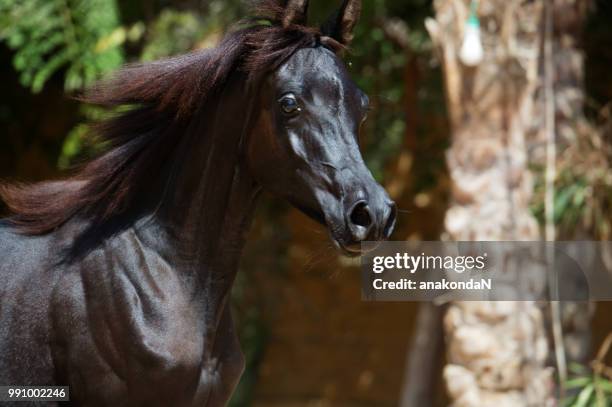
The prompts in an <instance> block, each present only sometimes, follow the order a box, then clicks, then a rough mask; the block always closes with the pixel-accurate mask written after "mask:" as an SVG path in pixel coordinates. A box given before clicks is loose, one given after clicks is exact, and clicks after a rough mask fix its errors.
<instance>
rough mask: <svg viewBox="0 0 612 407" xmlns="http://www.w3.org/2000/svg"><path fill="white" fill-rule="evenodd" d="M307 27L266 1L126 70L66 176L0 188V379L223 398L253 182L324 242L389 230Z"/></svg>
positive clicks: (351, 105) (238, 360)
mask: <svg viewBox="0 0 612 407" xmlns="http://www.w3.org/2000/svg"><path fill="white" fill-rule="evenodd" d="M359 10H360V2H359V1H357V0H345V1H344V2H343V4H342V6H341V7H340V8H339V9H338V11H337V12H336V13H335V14H334V15H333V16H332V17H331V18H330V20H329V21H328V22H327V23H326V24H325V25H324V26H323V27H322V28H321V29H314V28H309V27H306V12H307V1H306V0H289V1H267V2H263V3H261V4H259V6H258V7H257V8H256V10H255V14H254V15H255V17H254V18H253V19H250V20H246V21H245V22H243V23H242V24H241V25H239V26H238V27H236V29H234V30H233V31H232V32H231V33H229V34H228V35H227V36H226V37H225V39H224V40H223V41H222V42H221V44H220V45H219V46H218V47H216V48H214V49H210V50H206V51H198V52H195V53H192V54H189V55H185V56H180V57H177V58H172V59H168V60H164V61H159V62H154V63H151V64H144V65H136V66H128V67H127V68H125V69H124V70H122V71H121V72H120V73H119V74H117V75H116V76H115V77H113V78H112V79H111V80H109V81H106V82H103V83H102V84H100V85H98V86H97V87H95V88H94V89H92V90H91V91H90V92H89V93H87V94H86V95H84V96H83V98H84V99H85V100H87V101H88V102H90V103H96V104H99V105H103V106H108V107H111V108H112V107H117V106H126V107H124V108H122V109H115V110H117V111H118V113H116V115H115V116H113V117H112V118H110V119H108V120H106V121H105V122H103V123H101V124H100V125H99V126H98V128H97V134H98V137H100V140H101V141H102V145H103V146H104V147H105V148H106V150H105V151H106V152H104V153H103V154H102V155H101V156H100V157H99V158H97V159H95V160H93V161H91V162H90V163H89V164H86V165H85V166H84V167H83V168H82V169H81V170H79V172H77V173H75V174H74V175H73V176H72V177H71V178H67V179H65V180H62V181H56V182H46V183H40V184H34V185H15V184H13V185H9V184H5V185H3V186H2V189H1V194H2V198H3V200H4V201H5V202H6V204H7V205H8V207H9V209H10V210H11V211H12V214H13V215H12V216H11V217H10V218H8V219H5V220H4V221H2V222H1V223H0V224H1V226H0V259H1V264H0V281H1V286H0V295H1V296H0V300H1V302H0V385H69V386H70V390H71V399H72V404H73V405H83V406H192V405H198V406H202V405H206V406H220V405H224V404H225V403H226V402H227V401H228V399H229V397H230V396H231V394H232V391H233V389H234V387H235V385H236V383H237V381H238V379H239V377H240V375H241V372H242V370H243V357H242V354H241V351H240V348H239V343H238V340H237V338H236V334H235V330H234V326H233V323H232V316H231V313H230V307H229V305H228V297H229V292H230V289H231V286H232V282H233V281H234V277H235V273H236V270H237V265H238V261H239V257H240V253H241V250H242V247H243V245H244V242H245V234H246V231H247V229H248V227H249V224H250V221H251V216H252V212H253V207H254V205H255V201H256V197H257V195H258V193H259V192H260V190H262V189H267V190H269V191H272V192H273V193H275V194H276V195H278V196H281V197H283V198H285V199H287V200H288V201H289V202H291V203H292V204H293V205H295V206H296V207H298V208H299V209H301V210H302V211H303V212H305V213H306V214H307V215H309V216H311V217H312V218H314V219H316V220H317V221H319V222H321V223H322V224H324V225H326V226H327V228H328V229H329V232H330V235H331V237H332V239H333V241H334V242H335V243H336V245H337V246H338V248H339V249H340V250H342V251H343V252H345V253H346V254H349V255H356V254H359V253H360V242H361V241H364V240H382V239H386V238H387V237H388V236H389V235H390V233H391V231H392V229H393V226H394V223H395V216H396V215H395V205H394V204H393V202H392V201H391V200H390V199H389V197H388V196H387V194H386V193H385V191H384V190H383V188H382V187H381V186H380V185H378V184H377V183H376V182H375V180H374V179H373V178H372V176H371V174H370V172H369V170H368V169H367V168H366V166H365V165H364V162H363V160H362V158H361V154H360V152H359V147H358V133H359V128H360V125H361V123H362V121H363V120H364V118H365V115H366V110H367V108H368V98H367V97H366V95H365V94H363V93H362V92H361V91H360V90H359V89H358V88H357V87H356V86H355V84H354V83H353V82H352V81H351V80H350V79H349V76H348V74H347V71H346V70H345V67H344V66H343V64H342V62H341V60H340V58H339V56H338V55H339V54H340V53H342V52H343V51H344V50H345V48H346V47H347V46H348V44H349V42H350V40H351V37H352V30H353V27H354V26H355V24H356V21H357V18H358V14H359Z"/></svg>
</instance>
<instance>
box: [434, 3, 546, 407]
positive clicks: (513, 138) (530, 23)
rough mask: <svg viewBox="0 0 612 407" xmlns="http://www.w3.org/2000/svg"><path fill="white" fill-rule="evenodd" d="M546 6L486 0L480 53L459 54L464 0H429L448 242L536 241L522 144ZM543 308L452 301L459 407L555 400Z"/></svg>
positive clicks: (451, 369)
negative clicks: (445, 138) (442, 97)
mask: <svg viewBox="0 0 612 407" xmlns="http://www.w3.org/2000/svg"><path fill="white" fill-rule="evenodd" d="M543 1H544V0H535V1H532V2H523V1H518V0H487V1H483V2H481V3H480V5H479V7H478V10H477V14H478V16H479V18H480V22H481V27H480V30H481V34H482V43H483V46H484V57H483V59H482V61H480V63H478V64H477V66H475V67H468V66H465V65H464V64H463V63H462V62H461V60H460V58H459V54H460V49H461V43H462V39H463V37H464V27H465V23H466V20H467V19H468V14H469V3H468V1H467V0H435V1H434V7H435V13H436V14H435V20H433V19H432V20H428V21H427V29H428V31H429V32H430V35H431V37H432V39H433V41H434V44H435V45H436V48H437V50H438V52H439V53H440V59H441V61H442V63H443V68H444V76H445V81H446V92H447V105H448V110H449V117H450V123H451V131H452V144H451V147H450V149H449V150H448V152H447V164H448V167H449V172H450V175H451V180H452V196H451V202H450V207H449V210H448V212H447V216H446V222H445V226H446V232H447V235H448V238H450V239H452V240H481V241H497V240H499V241H503V240H506V241H512V240H539V239H540V234H539V228H538V224H537V221H536V220H535V218H534V217H533V216H532V214H531V212H530V210H529V203H530V200H531V196H532V192H533V185H532V184H533V182H532V176H531V173H530V171H529V169H528V166H527V164H528V154H527V148H526V140H527V138H528V137H529V136H530V135H531V134H533V132H535V131H537V127H535V126H534V123H537V120H534V101H535V93H536V91H537V89H538V86H539V81H538V60H539V54H540V52H539V51H540V45H541V40H542V37H541V36H542V30H541V24H542V7H543ZM544 319H545V318H544V316H543V312H542V309H541V308H540V307H539V305H538V304H537V303H535V302H454V303H452V304H450V305H449V309H448V311H447V313H446V315H445V318H444V331H445V337H446V343H447V344H446V347H447V365H446V366H445V368H444V379H445V383H446V387H447V390H448V394H449V397H450V399H451V402H452V405H453V406H456V407H487V406H495V407H503V406H513V407H517V406H538V407H544V406H548V405H552V403H553V401H552V400H553V396H552V394H553V390H554V385H553V380H552V370H551V369H550V368H548V367H546V361H547V359H548V348H549V346H548V341H547V335H546V330H545V327H544Z"/></svg>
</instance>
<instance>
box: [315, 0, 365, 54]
mask: <svg viewBox="0 0 612 407" xmlns="http://www.w3.org/2000/svg"><path fill="white" fill-rule="evenodd" d="M359 14H361V0H343V1H342V5H341V6H340V8H339V9H338V10H336V11H335V12H334V13H332V15H331V16H329V18H328V19H327V21H326V22H325V23H324V24H323V25H322V26H321V33H322V34H323V35H325V36H327V37H331V38H333V39H335V40H336V41H338V42H339V43H341V44H343V45H346V46H348V45H349V44H350V43H351V41H352V40H353V29H354V28H355V26H356V25H357V21H359Z"/></svg>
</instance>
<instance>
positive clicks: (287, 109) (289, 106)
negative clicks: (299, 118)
mask: <svg viewBox="0 0 612 407" xmlns="http://www.w3.org/2000/svg"><path fill="white" fill-rule="evenodd" d="M278 102H279V103H280V106H281V109H282V110H283V112H284V113H286V114H294V113H297V112H299V111H300V110H302V109H300V105H299V104H298V101H297V99H296V98H295V96H294V95H292V94H287V95H285V96H283V97H282V98H280V100H279V101H278Z"/></svg>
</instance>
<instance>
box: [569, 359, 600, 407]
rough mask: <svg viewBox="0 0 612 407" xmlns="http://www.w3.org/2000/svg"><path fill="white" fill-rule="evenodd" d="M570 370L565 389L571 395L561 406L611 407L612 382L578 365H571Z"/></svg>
mask: <svg viewBox="0 0 612 407" xmlns="http://www.w3.org/2000/svg"><path fill="white" fill-rule="evenodd" d="M570 370H571V372H572V377H571V378H570V379H568V380H567V382H566V383H565V388H566V391H568V392H569V393H571V394H572V395H571V396H569V397H567V398H566V399H565V400H564V401H563V406H565V407H610V406H612V381H610V380H609V379H608V378H606V377H603V376H602V375H599V374H597V373H594V372H592V371H591V370H590V369H587V368H586V367H584V366H581V365H578V364H573V365H571V366H570Z"/></svg>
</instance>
